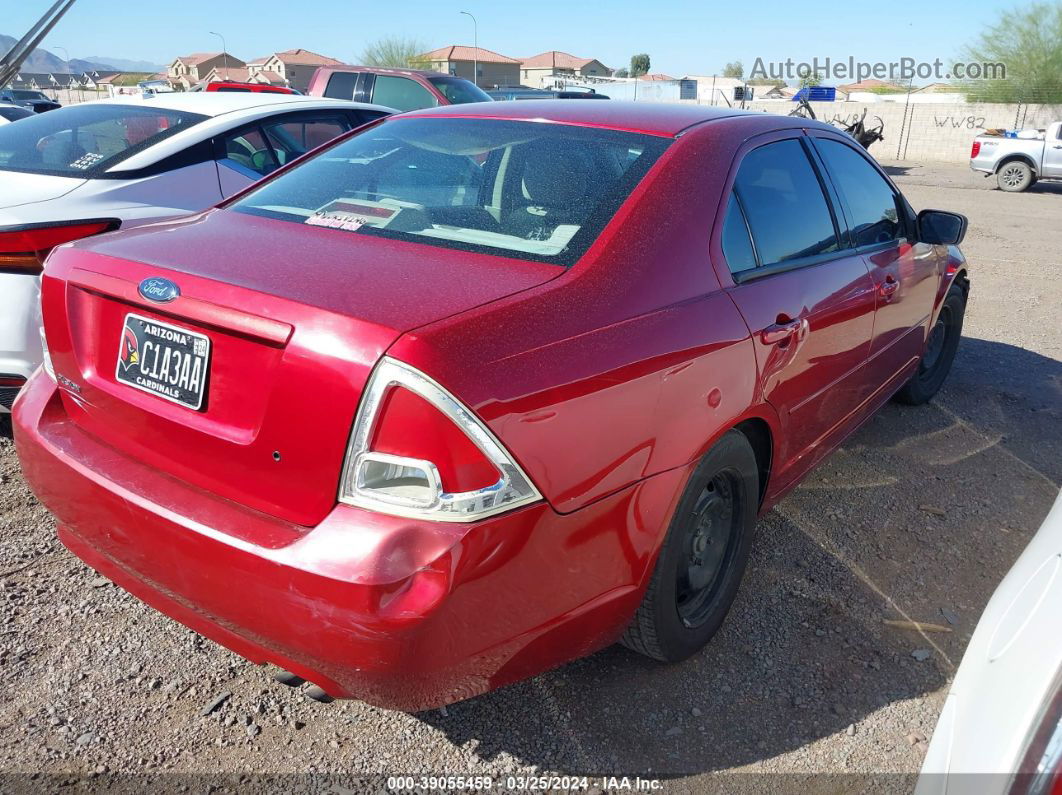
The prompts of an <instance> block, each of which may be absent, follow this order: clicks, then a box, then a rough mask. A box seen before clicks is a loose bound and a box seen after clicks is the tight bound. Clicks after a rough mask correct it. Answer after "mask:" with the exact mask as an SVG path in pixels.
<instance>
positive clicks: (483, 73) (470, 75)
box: [414, 44, 520, 88]
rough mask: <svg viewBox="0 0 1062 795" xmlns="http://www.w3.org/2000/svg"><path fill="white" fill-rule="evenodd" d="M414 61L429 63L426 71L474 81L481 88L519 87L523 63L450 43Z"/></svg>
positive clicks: (506, 56)
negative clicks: (477, 71) (521, 64)
mask: <svg viewBox="0 0 1062 795" xmlns="http://www.w3.org/2000/svg"><path fill="white" fill-rule="evenodd" d="M414 61H416V62H418V63H424V64H426V67H425V68H427V69H433V70H434V71H436V72H442V73H443V74H447V75H455V76H456V77H463V78H465V80H471V81H473V82H474V83H475V84H476V85H478V86H479V87H480V88H495V87H496V86H518V85H520V61H518V60H517V59H516V58H510V57H509V56H508V55H502V54H501V53H497V52H494V51H493V50H486V49H484V48H482V47H478V48H477V47H466V46H464V45H462V44H451V45H449V46H448V47H440V48H439V49H437V50H432V51H431V52H426V53H423V54H421V55H418V56H416V58H414ZM476 69H478V70H479V73H478V74H476V73H475V71H476Z"/></svg>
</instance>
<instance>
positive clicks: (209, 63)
mask: <svg viewBox="0 0 1062 795" xmlns="http://www.w3.org/2000/svg"><path fill="white" fill-rule="evenodd" d="M246 65H247V64H245V63H244V62H243V61H241V60H240V59H239V58H237V57H236V56H235V55H231V54H230V53H227V52H196V53H192V54H191V55H181V56H179V57H177V58H175V59H174V60H173V62H172V63H171V64H170V65H169V67H168V68H167V69H166V77H167V79H168V80H169V81H170V82H171V83H172V84H173V85H174V86H180V87H182V88H185V89H188V88H191V87H192V86H194V85H196V84H197V83H201V82H203V80H204V78H206V76H207V75H208V74H209V73H210V70H211V69H213V68H214V67H215V66H220V67H222V68H224V69H230V68H233V67H242V66H246Z"/></svg>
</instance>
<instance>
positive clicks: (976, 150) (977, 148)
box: [970, 141, 981, 160]
mask: <svg viewBox="0 0 1062 795" xmlns="http://www.w3.org/2000/svg"><path fill="white" fill-rule="evenodd" d="M979 154H981V142H980V141H974V142H973V146H972V147H970V159H971V160H973V159H974V158H975V157H977V156H978V155H979Z"/></svg>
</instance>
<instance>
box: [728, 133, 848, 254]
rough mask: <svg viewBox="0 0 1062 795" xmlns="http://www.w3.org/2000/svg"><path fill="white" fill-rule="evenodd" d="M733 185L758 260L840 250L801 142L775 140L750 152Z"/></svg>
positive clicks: (817, 180) (820, 189)
mask: <svg viewBox="0 0 1062 795" xmlns="http://www.w3.org/2000/svg"><path fill="white" fill-rule="evenodd" d="M734 189H735V190H736V191H737V193H738V197H739V198H740V200H741V206H742V207H743V208H744V210H745V214H746V217H747V218H748V224H749V229H750V230H751V231H752V237H753V240H754V241H755V244H756V251H757V253H758V254H759V256H760V264H761V265H774V264H777V263H780V262H788V261H790V260H799V259H804V258H805V257H814V256H817V255H820V254H827V253H830V252H833V251H838V250H839V245H838V241H837V233H836V230H835V228H834V224H833V216H832V214H831V213H830V208H829V205H828V204H827V203H826V196H825V194H823V191H822V185H821V184H820V183H819V178H818V175H817V174H816V173H815V170H814V168H813V167H812V165H811V161H810V160H808V156H807V154H806V153H805V151H804V147H803V146H802V145H801V143H800V141H798V140H796V139H789V140H785V141H778V142H776V143H772V144H767V145H766V146H761V147H760V148H758V149H754V150H752V151H751V152H749V153H748V154H747V155H745V158H744V160H742V161H741V167H740V168H739V170H738V175H737V179H736V180H735V182H734Z"/></svg>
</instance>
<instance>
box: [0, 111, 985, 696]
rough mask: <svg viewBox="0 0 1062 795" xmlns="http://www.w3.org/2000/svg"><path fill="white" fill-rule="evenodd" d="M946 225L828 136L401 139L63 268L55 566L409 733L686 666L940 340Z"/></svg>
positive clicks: (404, 128)
mask: <svg viewBox="0 0 1062 795" xmlns="http://www.w3.org/2000/svg"><path fill="white" fill-rule="evenodd" d="M965 229H966V220H965V218H963V217H962V216H960V215H955V214H952V213H946V212H940V211H935V210H925V211H923V212H921V213H919V214H917V215H916V214H915V213H914V212H913V211H912V210H911V208H910V205H909V204H908V203H907V202H906V201H905V200H904V198H903V196H902V195H901V194H900V193H899V192H898V191H897V190H896V188H895V187H894V186H893V185H892V183H891V182H890V181H889V179H888V177H887V176H885V174H884V173H882V171H881V170H880V169H879V168H878V166H877V165H876V164H875V163H874V161H873V160H871V159H870V158H869V157H868V156H867V154H866V153H865V152H864V151H863V150H862V148H861V147H860V146H859V145H858V144H857V143H855V142H854V141H853V140H851V139H850V138H848V137H847V136H845V135H843V134H842V133H839V132H837V131H836V130H834V129H833V128H831V127H829V126H827V125H825V124H821V123H818V122H814V121H808V120H805V119H799V118H787V117H779V116H773V115H767V114H762V113H742V112H740V111H733V110H729V109H718V108H705V107H697V106H669V105H663V104H661V105H653V104H651V103H641V104H638V105H633V104H628V103H619V102H588V103H581V102H567V101H545V102H536V101H528V102H520V103H505V104H504V105H502V104H494V105H467V106H462V107H449V108H438V109H435V110H431V111H422V112H417V113H411V114H407V115H404V116H396V117H393V118H389V119H386V120H383V121H382V122H380V123H375V124H373V125H372V126H369V127H366V128H362V129H361V130H359V131H355V132H353V133H351V134H349V135H347V136H345V137H342V138H339V139H337V141H336V142H333V143H332V144H330V145H328V146H326V147H325V148H324V149H322V150H319V151H318V152H317V153H316V154H314V155H310V156H308V157H307V158H303V159H302V160H301V161H299V162H298V163H296V164H295V165H294V166H290V167H285V168H282V169H280V170H278V171H277V172H276V173H275V174H274V175H272V176H271V177H268V178H266V179H265V180H263V181H262V182H260V183H258V184H257V185H255V186H254V187H252V188H250V189H249V190H248V191H246V192H245V193H243V194H242V195H240V196H238V197H236V198H235V199H234V200H231V201H229V202H228V203H226V204H225V205H223V206H222V207H220V208H218V209H214V210H210V211H207V212H205V213H201V214H198V215H195V216H191V217H188V218H186V219H183V220H177V221H173V222H168V223H162V224H156V225H151V226H143V227H139V228H136V229H131V230H128V231H124V232H116V233H112V234H107V235H101V236H99V237H96V238H92V239H90V240H86V241H81V242H77V243H74V244H70V245H65V246H61V247H59V248H57V249H56V250H55V251H54V252H53V253H52V254H51V256H50V258H49V260H48V262H47V267H46V269H45V272H44V275H43V287H42V290H43V311H44V323H45V333H46V334H45V335H46V342H47V347H48V349H49V350H50V358H49V360H48V363H47V366H46V368H45V369H42V370H40V371H38V372H37V373H36V374H35V375H34V376H33V377H32V378H31V380H30V382H29V384H28V385H27V387H26V388H25V390H24V391H23V393H22V394H21V395H20V397H19V398H18V400H17V402H16V403H15V419H14V421H15V433H16V442H17V445H18V452H19V455H20V457H21V460H22V464H23V467H24V470H25V475H26V478H27V479H28V481H29V483H30V485H31V486H32V487H33V489H34V490H35V492H36V493H37V494H38V495H39V497H40V499H41V500H42V501H43V502H44V504H45V505H47V506H48V508H49V509H50V510H51V511H52V512H53V513H54V514H55V515H56V517H57V518H58V523H59V535H60V538H61V539H62V541H63V543H65V544H66V545H67V546H68V547H69V548H70V549H71V550H72V551H73V552H74V553H75V554H76V555H78V556H79V557H81V558H82V559H83V560H84V561H86V562H87V563H88V564H89V565H90V566H92V567H93V568H95V569H97V570H98V571H100V572H102V573H103V574H105V575H106V576H107V577H109V578H111V579H112V580H114V581H115V582H116V583H118V584H119V585H121V586H122V587H124V588H126V589H128V590H129V591H131V592H132V593H133V594H135V595H137V596H138V597H140V598H141V599H143V600H144V601H146V602H148V603H149V604H151V605H154V606H155V607H157V608H158V609H159V610H161V611H163V612H165V613H166V614H168V615H170V616H172V617H174V618H176V619H177V620H179V621H182V622H184V623H185V624H187V625H188V626H190V627H192V628H194V629H196V630H197V631H199V632H201V633H202V634H204V635H206V636H208V637H210V638H213V639H214V640H216V641H218V642H219V643H222V644H224V645H225V646H228V647H229V648H231V649H233V650H235V651H236V652H238V653H240V654H242V655H244V656H245V657H247V658H249V659H250V660H253V661H255V662H259V663H261V662H270V663H273V664H275V665H278V666H280V667H281V668H283V669H286V670H287V671H289V672H292V673H293V674H295V675H297V676H298V677H302V678H305V679H307V680H310V681H312V682H315V683H317V684H318V685H319V686H320V687H321V688H323V689H324V690H325V691H326V692H327V693H329V694H331V695H333V696H337V697H356V698H360V699H364V700H366V701H369V702H372V703H375V704H379V705H384V706H388V707H394V708H399V709H404V710H419V709H423V708H428V707H432V706H436V705H440V704H445V703H447V702H452V701H456V700H459V699H463V698H467V697H469V696H473V695H476V694H478V693H483V692H484V691H487V690H490V689H491V688H495V687H498V686H500V685H504V684H506V683H508V682H513V681H514V680H518V679H521V678H524V677H528V676H532V675H535V674H537V673H539V672H542V671H544V670H546V669H548V668H550V667H553V666H556V665H559V664H561V663H564V662H565V661H568V660H571V659H573V658H576V657H579V656H582V655H586V654H589V653H591V652H593V651H595V650H597V649H600V648H602V647H604V646H607V645H608V644H611V643H614V642H616V641H617V640H622V641H623V642H624V643H626V644H627V645H628V646H630V647H631V648H633V649H636V650H638V651H640V652H643V653H645V654H647V655H649V656H651V657H654V658H657V659H660V660H667V661H670V660H679V659H682V658H684V657H686V656H688V655H690V654H693V653H695V652H696V651H697V650H698V649H700V648H701V647H702V646H703V645H704V644H705V643H706V642H707V641H708V639H709V638H710V637H711V636H712V634H713V633H714V632H715V631H716V630H717V628H718V627H719V625H720V623H721V622H722V621H723V618H724V616H725V614H726V612H727V609H728V608H729V606H730V603H731V601H732V600H733V598H734V594H735V591H736V590H737V587H738V583H739V581H740V579H741V576H742V571H743V569H744V568H745V563H746V560H747V558H748V554H749V548H750V545H751V542H752V537H753V529H754V527H755V524H756V518H757V516H758V515H759V514H762V513H763V512H764V511H766V510H768V509H769V508H770V507H771V506H772V505H773V504H774V503H775V502H777V501H778V500H779V499H780V498H781V497H782V495H784V494H785V493H786V492H787V491H789V490H790V489H792V488H793V487H794V486H795V485H796V484H797V483H798V482H799V481H800V479H801V478H802V477H803V476H804V475H806V474H807V472H808V470H809V469H811V468H812V467H813V466H814V465H815V463H816V462H818V461H819V460H821V459H822V458H823V457H824V456H825V455H827V454H828V453H829V452H830V450H832V449H833V448H834V447H836V446H837V445H838V444H840V443H841V442H842V441H843V440H844V439H845V437H847V436H848V435H849V434H850V433H852V431H853V430H855V429H856V428H857V427H858V426H859V425H860V423H862V422H863V421H865V420H866V419H867V418H868V417H869V416H870V415H871V414H872V413H873V412H874V411H875V410H876V409H878V408H879V407H880V406H881V405H882V404H883V403H885V402H886V401H887V400H888V399H889V398H890V397H892V396H894V395H896V396H898V397H899V398H900V399H901V400H904V401H906V402H908V403H921V402H924V401H926V400H929V399H930V397H932V395H933V394H934V393H935V392H936V391H937V390H938V389H939V388H940V386H941V384H942V382H943V381H944V378H945V376H946V375H947V373H948V370H949V368H950V366H951V363H952V359H953V357H954V355H955V351H956V347H957V345H958V343H959V337H960V332H961V328H962V319H963V312H964V308H965V305H966V299H967V293H968V290H969V283H968V280H967V267H966V263H965V260H964V259H963V257H962V255H961V254H960V253H959V251H958V249H957V248H956V244H958V243H959V242H960V241H961V239H962V237H963V235H964V233H965Z"/></svg>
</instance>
